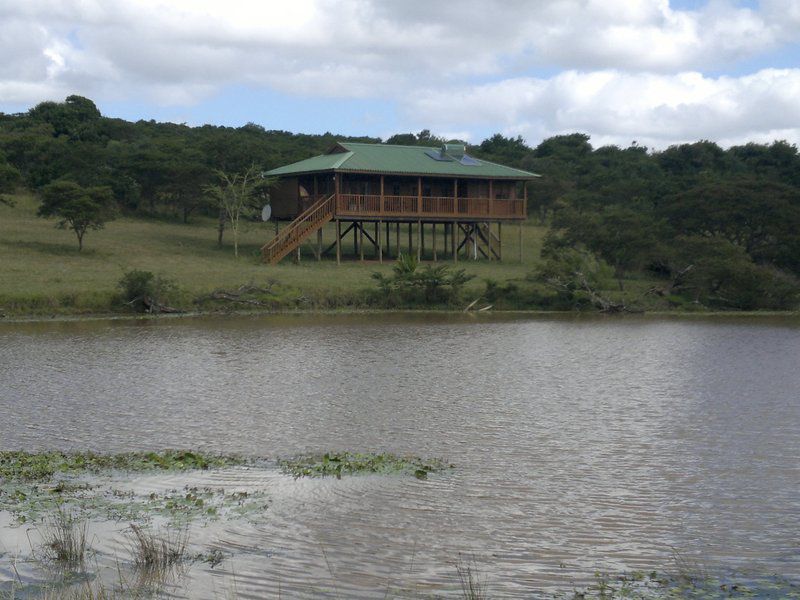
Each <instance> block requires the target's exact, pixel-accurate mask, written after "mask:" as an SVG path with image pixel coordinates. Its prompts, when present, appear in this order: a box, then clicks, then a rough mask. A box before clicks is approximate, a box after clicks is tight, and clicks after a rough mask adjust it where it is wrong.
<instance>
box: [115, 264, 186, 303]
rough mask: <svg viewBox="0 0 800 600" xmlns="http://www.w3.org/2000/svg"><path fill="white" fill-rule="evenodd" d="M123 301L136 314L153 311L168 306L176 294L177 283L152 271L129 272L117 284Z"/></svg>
mask: <svg viewBox="0 0 800 600" xmlns="http://www.w3.org/2000/svg"><path fill="white" fill-rule="evenodd" d="M117 286H118V287H119V289H120V291H121V296H122V297H121V300H122V302H124V303H125V304H127V305H129V306H130V307H131V308H132V309H133V310H134V311H136V312H146V311H150V312H152V311H153V307H158V306H161V305H166V304H167V303H168V302H169V300H170V298H169V297H170V295H171V294H174V293H175V292H176V286H175V283H174V282H173V281H172V280H171V279H167V278H166V277H163V276H161V275H155V274H154V273H152V272H150V271H140V270H138V269H133V270H131V271H127V272H126V273H125V274H124V275H123V276H122V278H121V279H120V280H119V282H118V283H117Z"/></svg>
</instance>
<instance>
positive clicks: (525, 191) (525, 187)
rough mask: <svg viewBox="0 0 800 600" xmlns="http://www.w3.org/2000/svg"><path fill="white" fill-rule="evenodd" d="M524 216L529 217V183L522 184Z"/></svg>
mask: <svg viewBox="0 0 800 600" xmlns="http://www.w3.org/2000/svg"><path fill="white" fill-rule="evenodd" d="M522 190H523V191H522V216H523V217H526V218H527V216H528V183H527V182H525V181H523V182H522Z"/></svg>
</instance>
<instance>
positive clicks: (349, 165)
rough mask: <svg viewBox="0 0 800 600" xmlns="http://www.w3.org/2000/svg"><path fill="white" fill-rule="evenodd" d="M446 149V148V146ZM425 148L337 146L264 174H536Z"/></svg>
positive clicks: (515, 176)
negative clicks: (326, 151) (335, 172)
mask: <svg viewBox="0 0 800 600" xmlns="http://www.w3.org/2000/svg"><path fill="white" fill-rule="evenodd" d="M448 146H449V145H448ZM452 154H453V156H451V155H450V154H449V153H448V147H447V146H446V147H445V148H444V149H440V148H430V147H425V146H391V145H388V144H358V143H352V142H339V143H337V144H336V145H335V146H334V147H333V148H331V149H330V150H329V151H328V153H327V154H320V155H319V156H314V157H312V158H307V159H306V160H301V161H300V162H296V163H292V164H291V165H286V166H283V167H278V168H277V169H272V170H271V171H267V172H266V173H264V175H265V176H268V177H278V176H286V175H301V174H305V173H316V172H320V171H339V172H343V173H374V174H378V173H391V174H397V175H432V176H441V177H445V176H449V177H463V178H470V177H477V178H484V177H486V178H489V177H491V178H498V179H532V178H535V177H539V175H537V174H536V173H530V172H528V171H522V170H521V169H514V168H512V167H506V166H503V165H498V164H496V163H492V162H489V161H486V160H482V159H478V158H472V157H465V158H464V159H461V160H459V158H456V157H458V153H457V152H452Z"/></svg>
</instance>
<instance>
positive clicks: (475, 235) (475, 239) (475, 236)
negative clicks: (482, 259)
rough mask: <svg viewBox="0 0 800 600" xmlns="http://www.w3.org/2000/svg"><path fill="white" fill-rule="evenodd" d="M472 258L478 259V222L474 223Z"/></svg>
mask: <svg viewBox="0 0 800 600" xmlns="http://www.w3.org/2000/svg"><path fill="white" fill-rule="evenodd" d="M472 260H478V224H477V223H473V224H472Z"/></svg>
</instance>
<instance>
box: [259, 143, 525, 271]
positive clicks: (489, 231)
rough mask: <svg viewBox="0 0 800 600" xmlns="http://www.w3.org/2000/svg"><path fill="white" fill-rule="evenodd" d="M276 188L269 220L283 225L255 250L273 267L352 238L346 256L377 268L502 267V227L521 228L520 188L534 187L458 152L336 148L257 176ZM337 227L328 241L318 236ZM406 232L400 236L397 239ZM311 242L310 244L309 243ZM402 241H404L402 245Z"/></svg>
mask: <svg viewBox="0 0 800 600" xmlns="http://www.w3.org/2000/svg"><path fill="white" fill-rule="evenodd" d="M264 176H265V177H275V178H278V179H279V181H278V183H277V184H276V186H275V187H274V188H273V191H272V193H271V204H272V215H273V217H274V218H276V219H278V220H284V221H289V223H288V225H287V226H286V227H284V228H283V229H280V230H279V231H278V233H277V234H276V236H275V237H274V238H273V239H272V240H270V241H269V242H268V243H267V244H265V245H264V246H263V248H262V249H261V253H262V257H263V260H264V262H267V263H270V264H275V263H277V262H279V261H280V260H281V259H282V258H284V257H285V256H287V255H289V254H292V253H293V252H297V256H298V258H299V254H300V246H301V244H302V243H303V242H305V241H306V240H308V241H310V242H311V243H312V245H314V247H315V250H314V254H315V256H316V258H317V259H318V260H321V258H322V256H324V255H325V254H328V253H333V252H335V254H336V261H337V263H338V262H340V261H341V260H342V258H343V256H342V254H343V243H342V242H343V240H345V239H347V238H348V236H351V235H352V236H353V244H352V249H353V252H354V256H355V257H356V258H360V259H361V260H364V258H365V257H367V258H370V259H372V260H378V261H381V262H382V261H383V260H384V258H393V257H396V256H398V255H399V254H400V253H401V252H404V253H412V254H413V253H416V255H417V258H418V259H423V258H428V257H430V258H432V259H433V260H434V261H436V260H438V259H442V258H446V259H451V260H454V261H458V260H459V256H461V258H462V260H463V259H465V258H466V259H473V260H477V259H478V258H485V259H488V260H501V259H502V257H503V252H502V239H503V235H502V233H503V229H502V227H503V224H509V223H516V224H518V225H519V236H520V260H522V259H521V255H522V223H523V222H524V220H525V219H526V216H527V215H526V204H527V187H526V185H525V184H526V182H527V181H529V180H531V179H534V178H537V177H539V176H538V175H536V174H535V173H529V172H527V171H522V170H519V169H513V168H511V167H506V166H503V165H498V164H495V163H491V162H488V161H485V160H480V159H477V158H473V157H471V156H468V155H467V154H466V153H465V147H464V145H462V144H445V145H444V146H443V147H441V148H427V147H421V146H392V145H387V144H360V143H359V144H357V143H350V142H339V143H337V144H336V145H335V146H334V147H333V148H331V149H330V150H329V151H328V152H327V153H326V154H322V155H319V156H314V157H312V158H309V159H306V160H302V161H300V162H296V163H294V164H291V165H287V166H284V167H279V168H277V169H273V170H271V171H268V172H266V173H264ZM331 221H333V222H334V223H335V234H334V238H335V239H334V240H333V241H332V242H331V241H328V242H327V245H326V244H324V243H323V239H322V233H323V227H324V226H325V225H326V224H327V223H329V222H331ZM404 229H405V230H406V231H403V230H404ZM315 234H316V244H314V240H313V239H309V238H312V236H313V235H315ZM405 234H407V240H406V235H405Z"/></svg>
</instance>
